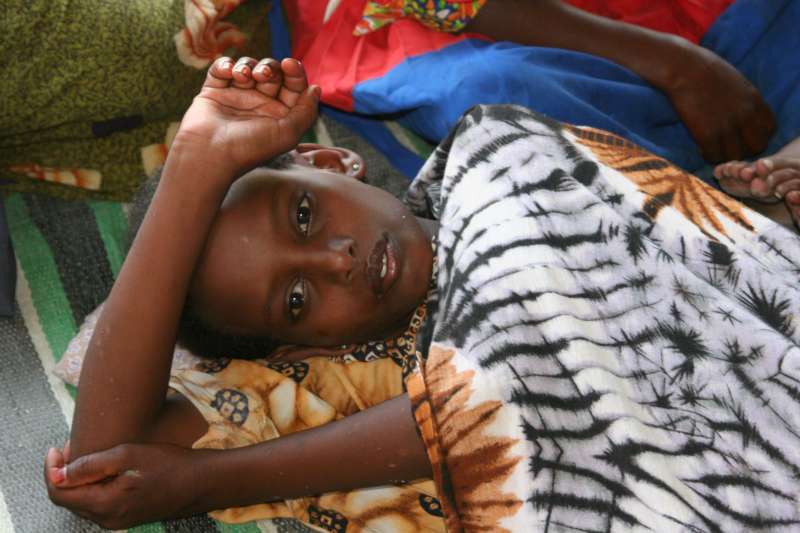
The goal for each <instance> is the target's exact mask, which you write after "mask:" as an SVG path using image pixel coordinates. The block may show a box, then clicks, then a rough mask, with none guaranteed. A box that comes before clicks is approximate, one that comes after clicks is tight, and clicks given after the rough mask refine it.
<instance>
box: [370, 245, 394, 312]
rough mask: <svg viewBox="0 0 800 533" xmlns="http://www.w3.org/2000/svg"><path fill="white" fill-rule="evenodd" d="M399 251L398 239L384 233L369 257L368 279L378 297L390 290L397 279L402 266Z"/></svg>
mask: <svg viewBox="0 0 800 533" xmlns="http://www.w3.org/2000/svg"><path fill="white" fill-rule="evenodd" d="M398 252H399V247H398V246H397V243H396V241H395V240H394V239H393V238H392V237H391V236H390V235H389V234H388V233H384V234H383V235H382V236H381V238H380V239H379V240H378V242H376V243H375V246H374V247H373V248H372V251H371V252H370V254H369V257H368V258H367V281H368V282H369V286H370V288H371V289H372V292H373V293H374V294H375V296H376V297H378V298H380V297H382V296H384V295H385V294H386V293H387V292H389V290H390V289H391V288H392V286H393V285H394V283H395V282H396V281H397V277H398V275H399V266H400V261H399V253H398Z"/></svg>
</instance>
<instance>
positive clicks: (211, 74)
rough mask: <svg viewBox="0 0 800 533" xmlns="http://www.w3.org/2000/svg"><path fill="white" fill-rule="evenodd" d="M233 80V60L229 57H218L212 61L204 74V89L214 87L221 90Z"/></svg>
mask: <svg viewBox="0 0 800 533" xmlns="http://www.w3.org/2000/svg"><path fill="white" fill-rule="evenodd" d="M232 79H233V59H231V58H230V57H225V56H223V57H220V58H218V59H217V60H216V61H214V62H213V63H212V64H211V66H210V67H209V69H208V73H207V74H206V81H205V82H204V83H203V86H204V87H215V88H217V89H222V88H225V87H227V86H228V85H229V84H230V81H231V80H232Z"/></svg>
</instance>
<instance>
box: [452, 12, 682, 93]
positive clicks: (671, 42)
mask: <svg viewBox="0 0 800 533" xmlns="http://www.w3.org/2000/svg"><path fill="white" fill-rule="evenodd" d="M467 30H468V31H473V32H477V33H482V34H484V35H486V36H488V37H491V38H493V39H496V40H504V41H512V42H516V43H519V44H525V45H531V46H542V47H551V48H562V49H566V50H574V51H576V52H583V53H587V54H592V55H596V56H600V57H603V58H605V59H608V60H610V61H613V62H615V63H617V64H619V65H622V66H624V67H626V68H628V69H630V70H632V71H634V72H636V73H637V74H638V75H639V76H641V77H642V78H644V79H645V80H647V81H648V82H650V83H652V84H653V85H655V86H656V87H658V88H660V89H663V90H666V89H668V87H669V85H670V84H671V83H672V82H673V79H674V77H675V74H676V71H677V69H679V68H681V67H682V66H685V65H681V62H683V61H685V60H686V58H687V56H689V54H688V53H687V52H690V50H689V49H690V48H691V47H692V46H693V45H692V44H691V43H689V42H688V41H686V40H684V39H682V38H680V37H676V36H674V35H669V34H666V33H661V32H657V31H654V30H650V29H647V28H642V27H639V26H634V25H632V24H628V23H625V22H621V21H616V20H611V19H608V18H605V17H602V16H599V15H595V14H592V13H589V12H586V11H583V10H580V9H578V8H576V7H573V6H571V5H569V4H566V3H565V2H562V1H559V0H491V1H490V2H487V3H486V5H485V6H484V7H483V8H482V9H481V11H480V12H479V13H478V15H477V17H476V18H475V19H474V20H473V21H472V22H471V23H470V25H469V26H468V27H467Z"/></svg>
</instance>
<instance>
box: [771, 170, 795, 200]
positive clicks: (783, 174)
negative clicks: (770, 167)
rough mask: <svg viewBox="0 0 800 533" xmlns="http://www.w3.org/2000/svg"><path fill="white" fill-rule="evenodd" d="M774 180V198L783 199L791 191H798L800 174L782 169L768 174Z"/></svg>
mask: <svg viewBox="0 0 800 533" xmlns="http://www.w3.org/2000/svg"><path fill="white" fill-rule="evenodd" d="M773 177H774V178H775V181H776V185H775V196H776V197H778V198H785V197H786V195H787V194H789V193H790V192H791V191H800V172H796V171H793V170H788V169H784V170H782V171H778V172H773V173H772V174H770V179H772V178H773Z"/></svg>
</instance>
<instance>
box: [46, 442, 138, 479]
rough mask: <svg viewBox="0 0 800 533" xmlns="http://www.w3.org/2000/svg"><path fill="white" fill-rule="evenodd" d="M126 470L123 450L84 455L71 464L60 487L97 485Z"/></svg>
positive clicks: (117, 449)
mask: <svg viewBox="0 0 800 533" xmlns="http://www.w3.org/2000/svg"><path fill="white" fill-rule="evenodd" d="M126 468H127V467H126V463H125V457H124V452H123V448H122V447H121V446H116V447H114V448H111V449H110V450H105V451H102V452H96V453H92V454H89V455H84V456H83V457H79V458H78V459H76V460H74V461H73V462H71V463H69V464H68V465H67V466H66V472H65V479H64V481H63V482H62V483H61V484H60V486H61V487H75V486H78V485H86V484H89V483H96V482H98V481H102V480H104V479H106V478H110V477H114V476H116V475H118V474H119V473H120V472H123V471H125V470H126Z"/></svg>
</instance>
